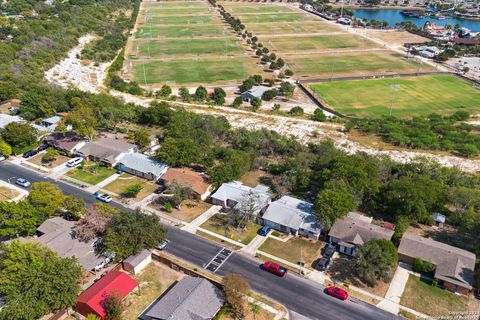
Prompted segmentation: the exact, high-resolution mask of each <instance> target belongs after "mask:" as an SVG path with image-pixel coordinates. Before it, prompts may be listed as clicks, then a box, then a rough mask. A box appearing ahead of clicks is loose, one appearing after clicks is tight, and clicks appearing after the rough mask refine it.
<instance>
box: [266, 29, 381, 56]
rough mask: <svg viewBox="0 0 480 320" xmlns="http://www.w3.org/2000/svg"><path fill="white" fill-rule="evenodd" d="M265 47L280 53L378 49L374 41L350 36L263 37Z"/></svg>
mask: <svg viewBox="0 0 480 320" xmlns="http://www.w3.org/2000/svg"><path fill="white" fill-rule="evenodd" d="M261 41H262V43H263V44H264V45H266V46H267V47H269V48H270V49H273V50H274V51H279V52H299V51H300V53H301V51H306V50H310V51H315V50H326V49H347V48H349V49H367V48H375V47H378V45H377V44H375V43H374V42H372V41H369V40H366V39H363V38H359V37H356V36H353V35H350V34H339V35H312V36H296V35H292V36H288V37H287V36H282V37H270V38H269V37H262V38H261Z"/></svg>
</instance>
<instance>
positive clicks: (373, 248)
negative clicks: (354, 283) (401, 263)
mask: <svg viewBox="0 0 480 320" xmlns="http://www.w3.org/2000/svg"><path fill="white" fill-rule="evenodd" d="M397 262H398V255H397V248H395V246H394V245H393V243H392V242H390V241H388V240H385V239H371V240H369V241H367V242H366V243H365V244H363V245H362V246H360V248H359V249H358V254H357V259H356V260H355V270H356V272H357V275H358V276H359V278H360V279H362V281H364V282H365V283H366V284H368V285H369V286H375V285H376V283H377V281H378V280H379V279H382V280H383V281H388V279H389V272H390V271H391V270H392V268H393V267H394V266H395V265H397Z"/></svg>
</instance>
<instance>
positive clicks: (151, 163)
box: [117, 152, 170, 181]
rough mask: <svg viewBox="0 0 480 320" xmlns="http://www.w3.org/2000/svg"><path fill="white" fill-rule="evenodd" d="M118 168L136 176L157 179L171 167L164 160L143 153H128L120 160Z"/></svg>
mask: <svg viewBox="0 0 480 320" xmlns="http://www.w3.org/2000/svg"><path fill="white" fill-rule="evenodd" d="M117 168H118V169H119V170H121V171H124V172H128V173H130V174H133V175H135V176H138V177H141V178H144V179H148V180H152V181H157V180H158V179H160V177H161V176H162V175H164V174H165V172H167V170H168V169H169V168H170V167H169V166H168V165H166V164H165V163H163V162H160V161H158V160H156V159H153V158H150V157H148V156H146V155H144V154H141V153H136V152H135V153H127V154H125V155H124V156H123V157H122V158H120V160H119V161H118V165H117Z"/></svg>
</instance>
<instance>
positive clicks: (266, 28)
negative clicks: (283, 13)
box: [247, 21, 342, 35]
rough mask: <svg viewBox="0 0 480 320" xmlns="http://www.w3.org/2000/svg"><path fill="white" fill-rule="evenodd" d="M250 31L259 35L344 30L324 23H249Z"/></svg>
mask: <svg viewBox="0 0 480 320" xmlns="http://www.w3.org/2000/svg"><path fill="white" fill-rule="evenodd" d="M247 28H248V30H251V31H252V32H254V33H255V34H258V35H264V34H265V35H268V34H279V33H286V34H288V33H291V34H292V35H294V34H296V33H304V32H316V33H325V32H339V31H342V29H340V28H338V27H337V26H335V25H331V24H328V23H325V22H322V21H306V22H287V23H284V22H280V23H279V22H276V23H249V24H248V26H247Z"/></svg>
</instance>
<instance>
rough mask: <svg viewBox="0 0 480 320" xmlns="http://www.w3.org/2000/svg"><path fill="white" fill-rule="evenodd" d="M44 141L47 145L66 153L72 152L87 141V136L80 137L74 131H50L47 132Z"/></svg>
mask: <svg viewBox="0 0 480 320" xmlns="http://www.w3.org/2000/svg"><path fill="white" fill-rule="evenodd" d="M44 142H45V143H46V144H48V145H49V146H51V147H53V148H55V149H57V150H59V151H61V152H65V153H66V154H69V155H71V154H74V153H76V152H77V151H78V150H80V149H81V148H83V147H84V146H85V144H87V142H88V138H85V137H80V136H77V135H76V134H75V132H72V131H68V132H52V133H51V134H49V135H48V136H47V137H46V138H45V140H44Z"/></svg>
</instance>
